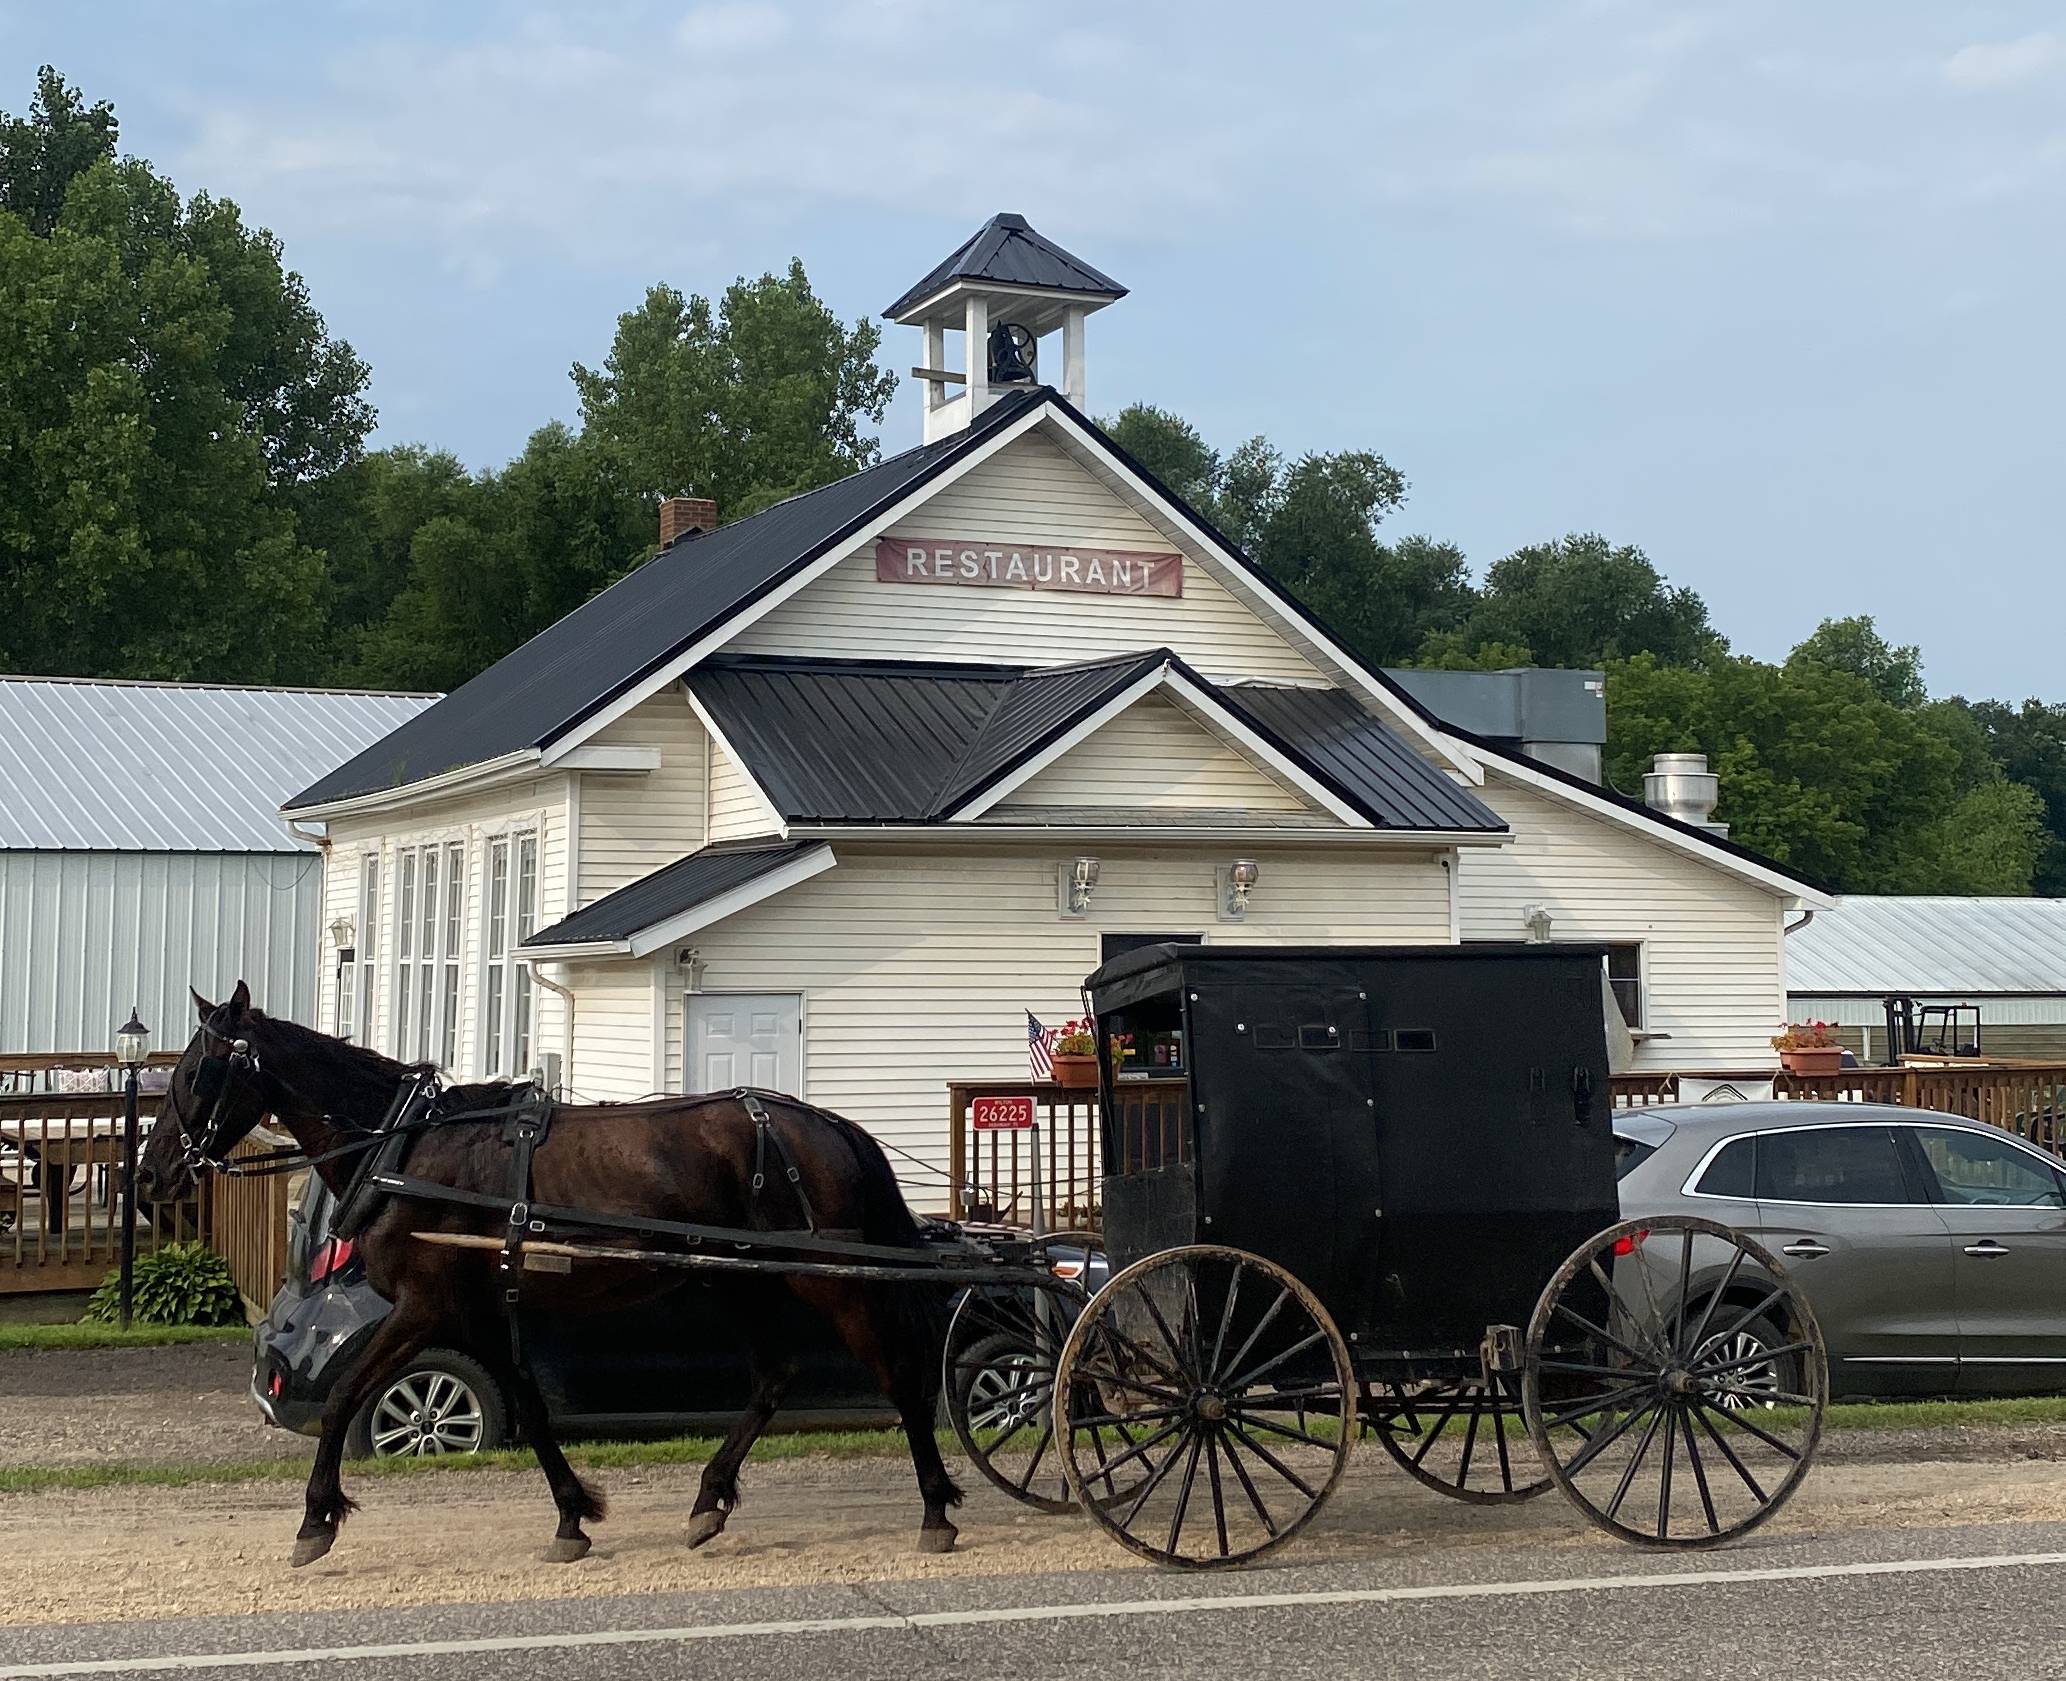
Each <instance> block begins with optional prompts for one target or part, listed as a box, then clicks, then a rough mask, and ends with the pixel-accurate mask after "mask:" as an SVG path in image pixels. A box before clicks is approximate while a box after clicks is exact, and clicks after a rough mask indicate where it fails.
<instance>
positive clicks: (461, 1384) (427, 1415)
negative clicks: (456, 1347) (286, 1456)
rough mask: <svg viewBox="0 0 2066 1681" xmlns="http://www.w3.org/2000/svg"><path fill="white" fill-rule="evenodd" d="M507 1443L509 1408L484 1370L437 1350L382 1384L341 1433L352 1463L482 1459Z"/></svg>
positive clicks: (422, 1356)
mask: <svg viewBox="0 0 2066 1681" xmlns="http://www.w3.org/2000/svg"><path fill="white" fill-rule="evenodd" d="M508 1440H509V1408H508V1405H507V1403H506V1402H505V1401H504V1400H503V1398H502V1390H501V1388H500V1386H499V1385H497V1383H496V1382H495V1380H494V1379H493V1378H492V1377H490V1376H489V1375H488V1371H487V1368H486V1367H484V1366H482V1365H481V1364H480V1362H479V1361H477V1360H470V1359H468V1358H467V1357H466V1356H465V1355H464V1354H454V1353H451V1352H450V1351H448V1350H444V1349H439V1350H435V1351H433V1352H432V1353H429V1354H425V1355H421V1356H419V1357H418V1358H417V1359H416V1360H414V1361H412V1362H411V1363H410V1365H409V1367H408V1369H407V1370H406V1371H404V1372H402V1373H401V1374H400V1375H399V1376H397V1377H394V1378H391V1379H390V1380H389V1381H388V1382H387V1383H385V1384H383V1385H382V1386H381V1388H380V1390H379V1392H378V1393H377V1394H375V1395H374V1397H373V1398H372V1400H370V1401H368V1402H367V1403H366V1404H365V1405H364V1406H363V1407H361V1408H360V1409H359V1412H358V1416H357V1417H356V1418H354V1419H353V1420H352V1422H351V1428H350V1429H349V1430H348V1431H347V1432H346V1433H345V1438H344V1451H345V1452H346V1453H347V1454H348V1455H349V1456H350V1457H352V1458H354V1459H407V1458H422V1459H428V1458H434V1457H437V1456H439V1455H443V1454H468V1453H484V1452H486V1451H487V1450H488V1449H490V1448H499V1447H501V1446H503V1445H504V1444H505V1443H507V1442H508Z"/></svg>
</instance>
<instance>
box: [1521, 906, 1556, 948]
mask: <svg viewBox="0 0 2066 1681" xmlns="http://www.w3.org/2000/svg"><path fill="white" fill-rule="evenodd" d="M1550 920H1551V918H1550V913H1549V906H1547V905H1523V906H1522V907H1521V921H1522V923H1523V924H1524V925H1525V926H1526V927H1527V930H1528V943H1529V944H1530V945H1532V946H1546V945H1548V944H1549V943H1550Z"/></svg>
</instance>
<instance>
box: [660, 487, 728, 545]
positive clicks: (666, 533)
mask: <svg viewBox="0 0 2066 1681" xmlns="http://www.w3.org/2000/svg"><path fill="white" fill-rule="evenodd" d="M716 529H717V504H716V503H715V502H713V501H711V500H710V498H709V497H707V496H669V497H665V498H663V499H662V501H661V503H660V546H661V547H662V548H663V549H664V548H665V547H666V546H667V545H668V544H669V543H671V542H673V541H674V540H675V538H677V537H685V536H687V535H688V533H690V532H691V531H715V530H716Z"/></svg>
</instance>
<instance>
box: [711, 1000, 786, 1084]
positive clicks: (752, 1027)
mask: <svg viewBox="0 0 2066 1681" xmlns="http://www.w3.org/2000/svg"><path fill="white" fill-rule="evenodd" d="M738 1086H758V1087H759V1088H760V1089H761V1090H762V1091H779V1092H786V1093H788V1094H789V1095H790V1096H792V1097H801V1096H802V1095H803V999H802V997H801V996H799V995H798V994H796V993H793V992H769V993H745V992H692V993H690V994H689V1058H688V1088H689V1090H690V1091H692V1092H706V1091H731V1090H733V1089H734V1088H735V1087H738Z"/></svg>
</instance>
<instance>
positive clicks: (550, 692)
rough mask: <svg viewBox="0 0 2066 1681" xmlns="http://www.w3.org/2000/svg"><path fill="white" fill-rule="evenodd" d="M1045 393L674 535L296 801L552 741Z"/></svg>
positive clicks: (337, 796)
mask: <svg viewBox="0 0 2066 1681" xmlns="http://www.w3.org/2000/svg"><path fill="white" fill-rule="evenodd" d="M1049 395H1050V393H1048V392H1046V391H1045V390H1044V389H1043V390H1034V391H1025V392H1014V393H1013V394H1012V395H1011V396H1009V397H1005V398H1002V399H1000V400H999V401H997V402H996V403H993V404H992V405H991V406H990V407H989V408H987V409H985V410H984V411H983V413H982V414H981V415H980V416H979V417H978V418H977V420H976V422H975V424H974V425H973V426H971V427H969V428H968V430H966V431H964V432H957V433H956V434H954V436H952V437H951V438H942V439H939V440H938V441H936V442H934V443H930V444H926V445H924V446H923V447H921V448H919V449H913V450H906V451H905V452H904V453H903V454H902V455H893V456H891V457H890V459H889V460H887V461H883V462H879V463H877V464H876V465H875V466H873V467H868V468H864V469H863V470H862V471H861V472H858V473H854V474H851V475H849V476H848V477H846V478H843V479H840V480H838V481H837V482H836V483H833V484H828V485H825V486H823V487H821V488H820V489H817V490H812V491H806V492H805V493H804V494H803V495H801V496H792V497H790V498H789V500H788V501H786V502H778V503H776V504H775V506H774V507H772V508H769V509H767V510H766V511H765V512H764V513H758V514H755V515H754V516H753V517H752V518H750V519H742V520H740V521H738V522H737V523H736V524H732V525H726V526H720V527H719V528H718V529H717V530H716V531H711V532H706V533H701V534H698V535H695V536H691V537H684V538H681V539H678V540H677V541H675V542H674V543H672V544H670V545H669V546H668V547H666V548H664V549H662V550H661V551H660V552H659V553H658V554H657V555H655V556H654V557H653V558H652V559H651V560H649V561H647V562H646V563H645V565H643V566H641V567H639V568H638V569H637V570H636V571H635V572H632V573H630V574H628V575H627V576H625V577H623V578H620V579H618V581H617V582H616V583H614V584H612V585H611V586H610V587H609V588H608V589H606V590H604V591H603V592H602V593H601V594H599V595H595V596H591V597H590V598H589V599H588V600H587V601H586V602H584V603H583V604H582V605H581V606H579V607H577V608H575V609H574V611H573V612H571V613H569V614H568V615H567V616H566V617H565V618H564V619H561V620H559V621H558V622H557V623H556V624H553V625H549V626H548V627H547V628H546V629H544V630H542V631H540V632H539V633H538V634H537V635H536V636H534V637H532V638H531V640H530V641H528V642H526V643H525V644H524V645H523V646H522V647H520V648H518V649H517V650H516V651H515V652H513V653H510V654H506V655H504V656H503V657H502V658H501V659H499V660H497V661H496V662H495V663H494V664H493V665H491V666H489V667H488V669H487V670H486V671H484V672H482V673H481V674H480V675H479V676H478V677H476V678H474V679H473V680H472V681H470V682H467V683H464V684H462V685H461V686H460V687H458V688H456V689H454V690H453V691H452V692H451V693H450V694H449V695H447V696H446V697H445V698H444V699H443V700H441V701H440V702H438V704H437V705H436V706H433V707H431V708H430V709H429V710H428V711H426V712H424V713H423V714H422V716H420V717H418V718H414V719H411V720H410V721H409V723H408V724H407V725H406V726H405V727H404V728H402V729H399V730H397V731H396V732H395V733H394V734H393V735H392V736H390V737H389V738H388V739H386V740H385V741H381V742H378V743H376V744H375V745H374V746H372V747H371V748H369V749H368V750H367V751H365V752H363V753H361V754H359V755H358V756H357V757H356V758H354V759H352V760H351V761H350V763H348V764H344V765H340V766H338V768H337V769H335V770H333V771H331V772H330V774H329V775H327V776H325V777H323V778H322V779H321V780H320V781H317V782H314V783H312V784H310V785H309V786H307V787H304V788H303V789H302V790H301V791H300V792H299V793H297V794H295V795H294V796H293V798H292V800H291V801H290V802H289V805H290V809H294V810H300V809H302V808H303V807H306V806H312V805H321V804H323V803H325V802H326V801H330V800H341V799H346V798H349V797H350V796H352V795H354V794H369V793H372V792H374V791H376V790H378V789H383V788H398V787H401V786H403V785H404V784H406V783H410V782H420V781H422V780H423V779H424V778H425V777H428V776H436V775H438V774H439V773H440V772H442V771H448V770H456V769H458V768H459V767H461V766H462V765H477V764H482V763H485V762H486V761H487V760H490V759H499V758H501V757H502V756H503V755H504V754H506V753H514V752H519V751H521V750H523V749H525V748H531V747H542V746H544V745H546V744H547V743H548V742H551V741H553V740H555V739H557V738H558V737H559V736H560V735H562V734H564V733H565V732H566V731H567V730H568V729H569V728H571V727H572V726H573V725H575V724H577V723H579V722H580V721H581V720H582V719H583V718H586V717H588V716H589V715H590V714H591V713H593V712H596V711H597V710H599V709H600V708H602V707H603V706H606V705H607V704H608V703H609V702H610V701H611V700H613V699H615V698H616V697H617V696H618V695H620V694H622V693H623V692H624V691H625V690H626V689H628V688H630V687H631V686H632V685H633V684H634V683H636V682H638V681H639V680H640V679H641V678H643V677H644V676H646V675H647V673H649V672H651V671H652V670H653V669H654V668H655V667H658V666H661V665H664V664H666V662H667V661H668V660H670V659H672V658H673V657H674V656H675V655H677V654H679V653H680V652H681V651H682V650H683V649H685V648H687V647H688V646H690V644H692V643H693V642H695V641H696V639H697V638H698V637H700V636H702V635H703V634H704V633H705V632H707V631H709V630H710V629H712V628H713V627H714V626H716V625H719V624H722V623H723V622H724V621H725V620H726V619H728V618H730V617H731V616H732V615H733V614H734V613H736V612H737V611H738V610H739V609H740V608H741V607H743V606H745V605H746V604H747V603H748V602H750V601H753V600H755V599H757V598H758V597H760V596H761V595H763V594H765V593H766V592H767V591H768V590H770V589H772V588H773V587H774V586H775V585H776V584H777V583H779V582H780V581H781V580H782V579H784V578H786V577H788V576H789V575H790V574H791V573H793V572H796V571H799V570H801V569H802V568H803V567H805V566H807V565H809V564H810V562H812V561H813V560H815V559H817V558H818V556H820V555H821V554H823V553H825V551H826V550H827V549H829V548H831V547H832V546H833V545H834V544H835V543H838V542H840V541H841V540H842V539H843V538H844V537H845V536H846V534H847V533H848V532H850V531H853V530H857V529H859V528H860V527H861V526H862V525H864V524H865V523H866V522H867V520H868V519H869V517H870V516H871V515H873V514H875V513H876V512H877V511H878V510H880V509H883V508H885V507H887V506H888V505H889V504H890V503H892V502H894V501H896V500H897V499H898V498H900V497H902V496H904V495H905V494H906V493H907V492H909V491H911V490H913V489H915V488H916V487H917V486H918V485H920V484H921V483H923V482H924V481H925V480H926V479H928V478H930V477H932V476H933V475H934V474H935V473H938V472H940V471H941V470H942V469H944V468H945V467H946V466H948V465H949V464H950V463H951V462H952V461H953V460H954V459H955V458H956V457H957V456H959V455H962V454H965V453H966V452H967V451H968V450H970V449H972V448H974V447H975V446H976V445H977V444H979V443H981V442H982V441H983V440H984V439H985V438H987V437H988V436H989V435H990V434H991V433H992V432H994V431H995V430H996V429H997V428H998V427H1000V426H1003V425H1006V424H1008V423H1009V422H1011V421H1012V420H1014V419H1016V418H1017V417H1018V416H1019V415H1020V414H1021V413H1023V412H1024V410H1025V409H1026V408H1027V407H1028V406H1030V405H1032V404H1034V403H1037V402H1040V401H1042V400H1044V399H1046V398H1047V397H1048V396H1049Z"/></svg>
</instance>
